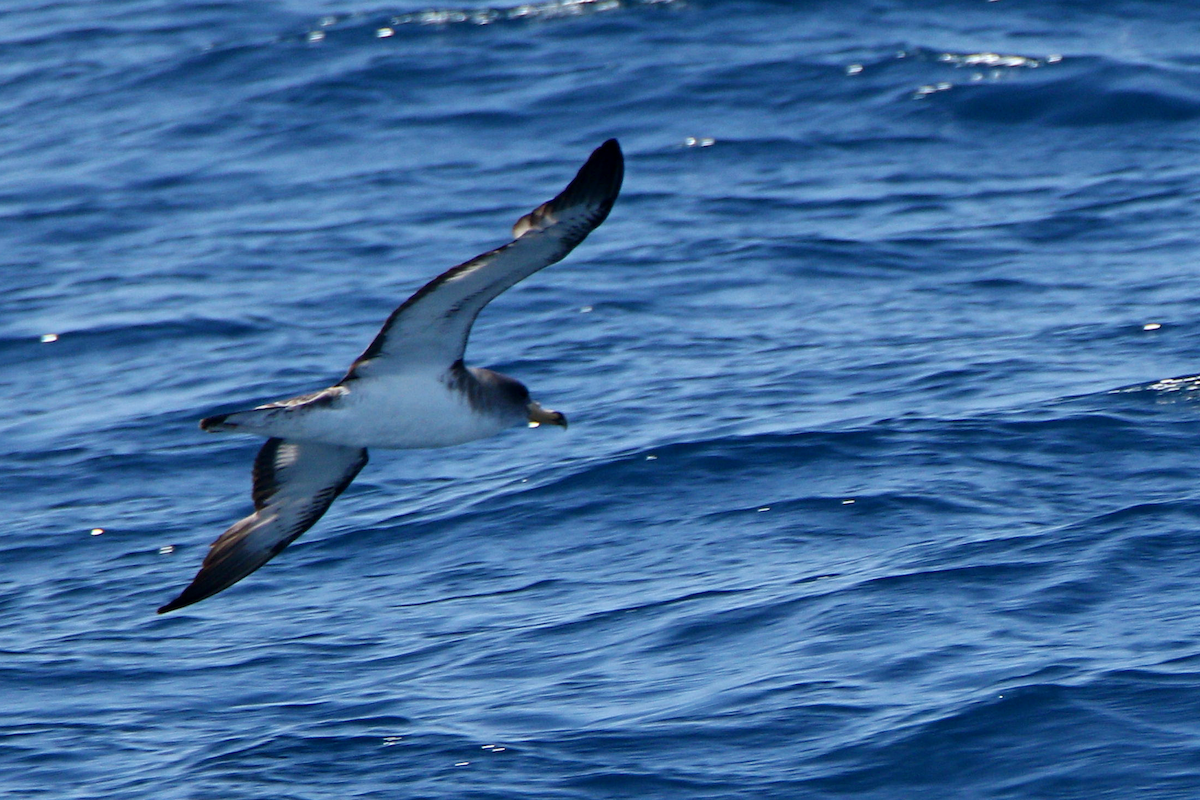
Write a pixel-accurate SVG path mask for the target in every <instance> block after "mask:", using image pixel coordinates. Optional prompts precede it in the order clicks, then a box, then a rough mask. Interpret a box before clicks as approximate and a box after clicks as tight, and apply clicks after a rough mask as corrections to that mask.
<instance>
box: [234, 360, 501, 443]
mask: <svg viewBox="0 0 1200 800" xmlns="http://www.w3.org/2000/svg"><path fill="white" fill-rule="evenodd" d="M443 376H444V372H443V373H432V372H429V373H425V372H412V373H408V374H400V375H386V376H378V377H375V376H373V377H371V378H369V379H364V380H356V381H351V382H350V383H349V384H348V385H346V386H345V387H344V391H343V393H342V394H341V395H340V396H338V397H336V398H335V399H334V400H332V401H331V402H327V403H313V404H308V405H297V406H293V407H291V408H276V409H270V408H264V409H256V410H254V411H246V412H241V413H239V414H233V415H230V422H235V423H236V428H235V430H237V431H238V432H239V433H256V434H259V435H260V436H278V437H281V438H284V439H290V440H295V441H311V442H322V443H325V444H336V445H343V446H349V447H383V448H393V449H409V448H417V447H447V446H450V445H455V444H462V443H463V442H469V441H471V440H473V439H482V438H484V437H487V436H492V435H494V434H497V433H499V432H500V431H502V430H504V429H505V428H510V427H513V426H514V425H517V424H519V423H521V422H522V418H520V417H518V416H512V417H509V416H495V415H493V414H483V413H478V412H477V411H475V410H474V409H472V407H471V405H470V404H469V403H468V401H467V398H466V397H465V396H464V395H463V394H462V393H461V392H458V391H455V390H452V389H451V388H450V387H449V386H448V385H447V383H446V381H445V379H444V377H443Z"/></svg>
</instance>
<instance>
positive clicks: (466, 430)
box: [158, 139, 624, 614]
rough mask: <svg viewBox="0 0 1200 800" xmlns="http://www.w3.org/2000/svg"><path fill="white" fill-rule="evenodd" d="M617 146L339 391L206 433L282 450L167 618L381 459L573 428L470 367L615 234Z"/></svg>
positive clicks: (366, 356) (440, 282)
mask: <svg viewBox="0 0 1200 800" xmlns="http://www.w3.org/2000/svg"><path fill="white" fill-rule="evenodd" d="M623 175H624V159H623V158H622V155H621V148H620V147H619V146H618V145H617V142H616V140H615V139H610V140H608V141H607V142H605V143H604V144H602V145H600V147H598V148H596V150H595V152H593V153H592V155H591V157H590V158H588V160H587V163H585V164H584V165H583V167H581V168H580V170H579V173H578V174H577V175H576V176H575V179H574V180H572V181H571V183H570V184H568V185H567V188H566V189H564V190H563V191H562V193H561V194H559V195H558V196H557V197H555V198H554V199H553V200H551V201H550V202H548V203H544V204H542V205H540V206H538V207H537V208H535V209H534V210H533V211H531V212H529V213H528V214H526V215H525V216H523V217H521V218H520V219H519V220H517V223H516V225H514V226H513V241H512V242H510V243H508V244H506V245H504V246H503V247H500V248H498V249H496V250H492V251H491V252H488V253H484V254H483V255H481V256H478V257H477V258H473V259H471V260H470V261H467V262H466V263H464V264H460V265H458V266H457V267H454V268H452V269H449V270H447V271H446V272H443V273H442V274H441V275H439V276H438V277H436V278H434V279H433V280H432V281H430V282H429V283H428V284H426V285H425V286H424V287H423V288H421V289H420V290H419V291H418V292H417V293H416V294H414V295H413V296H412V297H410V298H409V299H408V300H406V301H405V302H404V303H403V304H402V305H401V306H400V307H399V308H397V309H396V310H395V311H393V312H392V315H391V316H390V317H388V319H387V322H385V323H384V324H383V328H382V329H381V330H380V331H379V333H378V335H376V337H375V339H374V341H372V342H371V344H370V345H369V346H368V347H367V349H366V350H365V351H364V352H363V354H362V355H361V356H359V357H358V359H357V360H355V362H354V363H353V364H352V365H351V366H350V371H349V372H347V373H346V376H345V377H344V378H342V379H341V380H340V381H339V382H338V383H336V384H334V385H333V386H330V387H329V388H328V389H323V390H321V391H319V392H315V393H313V394H308V395H304V396H302V397H295V398H292V399H290V400H281V401H279V402H275V403H268V404H266V405H263V406H259V407H257V408H254V409H250V410H248V411H238V412H234V413H232V414H220V415H217V416H215V417H208V418H206V419H203V420H201V421H200V427H201V428H203V429H204V430H206V431H237V432H239V433H251V434H256V435H259V436H266V437H269V438H268V439H267V442H266V444H264V445H263V447H262V449H261V450H259V451H258V456H257V457H256V458H255V459H254V471H253V475H254V490H253V498H254V508H255V511H254V513H253V514H251V515H250V516H248V517H246V518H245V519H242V520H240V521H239V522H236V523H235V524H234V525H233V526H232V527H230V528H229V530H227V531H225V533H223V534H221V536H220V537H219V538H218V539H217V540H216V541H215V542H213V543H212V546H211V547H210V548H209V551H208V555H207V556H206V557H205V559H204V564H203V566H201V568H200V571H199V572H198V573H197V574H196V577H195V578H194V579H193V580H192V582H191V584H189V585H188V587H187V588H185V589H184V590H183V592H181V593H180V595H179V596H178V597H176V598H175V599H174V600H172V601H171V602H169V603H167V604H166V605H164V606H163V607H162V608H160V609H158V612H159V613H160V614H162V613H164V612H167V611H173V610H174V609H177V608H182V607H183V606H187V605H191V604H192V603H195V602H198V601H200V600H203V599H204V598H206V597H210V596H211V595H214V594H216V593H217V592H219V591H221V590H222V589H226V588H228V587H229V586H232V585H233V584H234V583H237V582H238V581H240V580H241V579H242V578H244V577H246V576H247V575H249V574H250V573H251V572H253V571H254V570H256V569H258V568H259V567H261V566H262V565H263V564H265V563H266V562H267V561H270V560H271V558H272V557H274V556H275V555H277V554H278V553H279V551H281V550H283V549H284V548H285V547H287V546H288V545H289V544H291V543H292V542H293V541H294V540H295V539H296V537H298V536H299V535H300V534H302V533H304V532H305V531H306V530H308V529H309V528H311V527H312V526H313V523H315V522H316V521H317V520H318V519H320V518H321V515H322V514H324V513H325V510H326V509H328V508H329V506H330V504H331V503H332V502H333V501H334V499H335V498H336V497H337V496H338V495H339V494H341V492H342V490H343V489H345V488H346V487H347V486H348V485H349V484H350V482H351V481H352V480H354V476H356V475H357V474H358V472H359V470H361V469H362V468H363V466H364V465H365V464H366V463H367V448H368V447H388V448H412V447H444V446H446V445H452V444H459V443H461V442H469V441H471V440H472V439H479V438H482V437H484V436H491V435H492V434H494V433H498V432H499V431H501V430H503V429H505V428H508V427H511V426H513V425H517V424H520V423H524V422H529V423H531V424H533V423H537V424H551V425H561V426H563V427H564V428H565V427H566V425H567V420H566V417H564V416H563V415H562V414H560V413H559V412H557V411H551V410H550V409H547V408H542V407H541V406H540V405H538V404H537V403H535V402H534V401H533V400H532V399H530V397H529V390H528V389H526V388H525V386H524V385H523V384H521V383H520V382H519V381H517V380H515V379H513V378H510V377H508V376H507V375H501V374H500V373H498V372H493V371H491V370H487V369H480V368H476V367H467V366H464V365H463V362H462V356H463V351H464V350H465V348H466V346H467V337H468V335H469V334H470V332H471V324H472V323H473V322H474V321H475V317H476V316H478V314H479V312H480V311H481V310H482V309H483V307H484V306H486V305H487V304H488V303H489V302H490V301H491V300H492V299H493V298H495V297H496V296H497V295H499V294H500V293H501V292H503V291H504V290H505V289H508V288H509V287H511V286H513V285H514V284H516V283H517V282H518V281H520V280H522V279H524V278H527V277H529V276H530V275H532V274H533V273H535V272H537V271H538V270H540V269H542V268H543V267H548V266H550V265H551V264H553V263H555V262H556V261H558V260H560V259H561V258H562V257H563V256H565V255H566V254H567V253H569V252H571V250H572V249H573V248H574V247H575V245H577V244H579V243H580V242H582V241H583V239H584V237H586V236H587V235H588V234H589V233H590V232H591V231H592V229H594V228H595V227H596V226H597V225H599V224H600V223H601V222H603V221H604V218H605V217H607V216H608V212H609V210H610V209H611V208H612V205H613V201H614V200H616V198H617V193H618V192H619V191H620V189H621V180H622V177H623Z"/></svg>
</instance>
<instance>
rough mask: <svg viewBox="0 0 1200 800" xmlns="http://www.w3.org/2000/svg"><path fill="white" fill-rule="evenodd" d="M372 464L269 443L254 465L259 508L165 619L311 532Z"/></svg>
mask: <svg viewBox="0 0 1200 800" xmlns="http://www.w3.org/2000/svg"><path fill="white" fill-rule="evenodd" d="M366 463H367V451H366V449H365V448H356V447H340V446H338V445H331V444H318V443H316V442H290V441H287V440H284V439H278V438H273V439H268V440H267V442H266V444H264V445H263V446H262V449H261V450H259V451H258V456H257V457H256V458H255V459H254V491H253V497H254V508H255V511H254V513H253V514H251V515H250V516H248V517H246V518H244V519H242V520H240V521H238V522H236V523H234V524H233V525H232V526H231V527H230V528H229V530H227V531H225V533H223V534H221V536H220V537H218V538H217V540H216V541H215V542H213V543H212V546H211V547H209V550H208V555H207V556H206V557H205V559H204V564H203V565H202V566H201V567H200V571H199V572H198V573H196V577H195V578H194V579H193V580H192V582H191V584H189V585H188V587H187V588H186V589H184V590H183V592H182V593H180V595H179V596H178V597H176V598H175V599H174V600H172V601H171V602H169V603H167V604H166V605H165V606H163V607H162V608H160V609H158V613H160V614H165V613H166V612H168V611H174V610H175V609H177V608H182V607H184V606H188V605H191V604H192V603H196V602H199V601H200V600H203V599H204V598H206V597H210V596H212V595H214V594H216V593H217V592H219V591H221V590H223V589H227V588H229V587H230V586H232V585H233V584H235V583H237V582H238V581H240V580H241V579H242V578H244V577H246V576H247V575H249V574H250V573H251V572H254V570H256V569H258V568H259V567H261V566H262V565H263V564H265V563H267V562H268V561H270V560H271V559H272V558H274V557H275V556H276V555H277V554H278V553H279V552H280V551H281V550H283V549H284V548H285V547H287V546H288V545H289V544H291V543H292V542H293V541H295V540H296V538H297V537H298V536H300V534H302V533H304V532H305V531H306V530H308V529H309V528H311V527H312V526H313V524H314V523H316V521H317V520H318V519H320V518H321V515H322V514H324V513H325V511H326V510H327V509H328V508H329V506H330V504H332V503H333V501H334V500H335V499H336V498H337V496H338V495H339V494H341V493H342V491H343V490H344V489H345V488H346V487H347V486H349V485H350V482H351V481H353V480H354V477H355V476H356V475H358V473H359V470H361V469H362V468H363V466H364V465H365V464H366Z"/></svg>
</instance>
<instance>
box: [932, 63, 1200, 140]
mask: <svg viewBox="0 0 1200 800" xmlns="http://www.w3.org/2000/svg"><path fill="white" fill-rule="evenodd" d="M1061 72H1062V71H1060V70H1054V71H1048V72H1046V73H1043V74H1039V75H1038V79H1034V80H1031V79H1026V80H1024V81H1022V82H1021V83H1020V84H1005V83H991V84H987V83H978V84H969V83H968V84H963V85H959V86H955V88H954V90H953V91H947V92H945V93H942V94H943V95H944V99H943V98H942V97H939V98H938V101H939V103H944V104H945V105H946V106H947V107H948V108H950V109H951V110H952V111H953V113H954V114H955V115H956V116H957V117H959V118H961V119H964V120H970V121H973V122H986V123H992V124H1029V123H1034V122H1036V123H1040V124H1044V125H1052V126H1062V127H1067V128H1070V127H1077V126H1098V125H1099V126H1104V125H1134V124H1156V123H1178V122H1187V121H1190V120H1193V119H1195V118H1196V117H1197V116H1200V96H1198V95H1196V94H1195V93H1194V92H1192V91H1191V90H1190V89H1189V88H1188V84H1187V81H1186V80H1185V79H1184V77H1185V76H1183V75H1173V74H1171V73H1170V72H1168V71H1166V70H1165V69H1162V68H1150V67H1144V66H1140V65H1136V66H1135V65H1129V64H1116V63H1113V62H1110V61H1105V60H1101V59H1095V60H1091V61H1089V60H1088V59H1071V69H1070V72H1073V73H1074V74H1070V75H1065V76H1064V75H1062V74H1061Z"/></svg>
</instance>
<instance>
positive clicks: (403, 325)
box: [343, 139, 625, 381]
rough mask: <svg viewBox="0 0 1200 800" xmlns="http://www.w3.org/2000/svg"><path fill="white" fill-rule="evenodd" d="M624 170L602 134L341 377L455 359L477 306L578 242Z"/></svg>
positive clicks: (390, 323)
mask: <svg viewBox="0 0 1200 800" xmlns="http://www.w3.org/2000/svg"><path fill="white" fill-rule="evenodd" d="M624 175H625V160H624V157H623V156H622V155H621V147H620V145H618V144H617V140H616V139H609V140H608V141H607V142H605V143H604V144H602V145H600V146H599V147H598V148H596V150H595V151H593V152H592V155H591V157H590V158H588V160H587V163H585V164H584V165H583V166H582V167H581V168H580V170H579V173H578V174H577V175H576V176H575V179H574V180H572V181H571V183H570V184H568V185H567V188H565V189H563V191H562V193H561V194H559V195H558V196H557V197H555V198H554V199H553V200H551V201H550V202H548V203H543V204H542V205H540V206H538V207H537V208H535V209H534V210H533V211H531V212H529V213H528V214H526V215H525V216H523V217H521V218H520V219H519V220H517V223H516V225H514V226H513V236H514V239H513V241H512V242H510V243H509V244H506V245H504V246H503V247H500V248H498V249H496V250H492V251H491V252H489V253H484V254H483V255H481V256H478V257H476V258H473V259H471V260H470V261H468V262H466V263H465V264H459V265H458V266H457V267H453V268H451V269H449V270H447V271H446V272H443V273H442V274H441V275H439V276H438V277H436V278H434V279H433V280H432V281H430V282H429V283H427V284H426V285H425V286H424V287H422V288H421V289H420V290H418V291H417V293H416V294H414V295H413V296H412V297H410V298H408V300H406V301H404V304H403V305H401V306H400V307H399V308H397V309H396V310H395V311H393V312H392V315H391V316H390V317H388V320H387V322H385V323H384V325H383V328H382V329H381V330H380V331H379V334H378V335H377V336H376V337H375V340H374V341H373V342H371V344H370V346H369V347H367V349H366V350H365V351H364V352H363V354H362V355H361V356H359V357H358V359H357V360H356V361H355V362H354V364H353V365H351V367H350V371H349V372H348V373H346V377H345V378H344V379H343V381H349V380H354V379H356V378H361V377H367V376H370V375H380V374H389V373H395V372H401V371H403V370H404V369H405V368H406V367H408V366H411V365H413V364H421V365H426V364H428V365H435V366H436V365H442V366H446V367H449V366H450V365H451V364H453V363H454V362H456V361H458V360H459V359H460V358H462V355H463V351H464V350H465V349H466V346H467V337H468V336H469V335H470V333H471V325H472V324H473V323H474V322H475V317H477V316H478V315H479V312H480V311H481V310H483V307H484V306H486V305H487V304H488V303H489V302H491V301H492V300H493V299H494V298H495V297H497V296H498V295H499V294H500V293H501V292H503V291H504V290H505V289H508V288H509V287H511V286H513V285H514V284H516V283H517V282H519V281H521V280H523V279H524V278H527V277H529V276H530V275H532V274H533V273H535V272H537V271H538V270H540V269H542V268H544V267H548V266H550V265H551V264H553V263H555V262H556V261H559V260H560V259H562V257H563V256H565V255H566V254H567V253H569V252H571V250H573V249H574V248H575V246H576V245H577V244H579V243H580V242H582V241H583V240H584V238H585V237H586V236H587V235H588V234H589V233H591V232H592V230H594V229H595V228H596V226H598V225H599V224H600V223H601V222H603V221H604V219H605V218H606V217H607V216H608V212H609V211H610V210H611V209H612V206H613V202H614V201H615V200H616V199H617V194H618V193H619V192H620V191H621V181H622V179H623V178H624Z"/></svg>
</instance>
